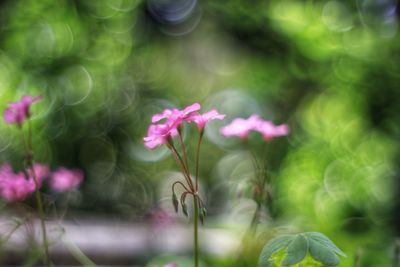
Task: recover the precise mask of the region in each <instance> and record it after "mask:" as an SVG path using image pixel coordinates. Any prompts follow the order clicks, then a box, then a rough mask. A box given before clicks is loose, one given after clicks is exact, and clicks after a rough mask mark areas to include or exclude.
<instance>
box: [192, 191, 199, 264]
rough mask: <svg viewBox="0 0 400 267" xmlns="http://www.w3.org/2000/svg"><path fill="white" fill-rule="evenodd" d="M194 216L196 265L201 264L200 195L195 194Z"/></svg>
mask: <svg viewBox="0 0 400 267" xmlns="http://www.w3.org/2000/svg"><path fill="white" fill-rule="evenodd" d="M193 206H194V218H193V247H194V266H195V267H198V266H199V204H198V195H197V194H195V195H193Z"/></svg>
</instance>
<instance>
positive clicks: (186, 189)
mask: <svg viewBox="0 0 400 267" xmlns="http://www.w3.org/2000/svg"><path fill="white" fill-rule="evenodd" d="M177 184H180V185H181V186H182V187H183V188H184V189H185V191H188V192H190V190H189V189H188V188H187V187H186V186H185V185H184V184H183V183H182V182H181V181H176V182H174V183H173V184H172V192H175V185H177Z"/></svg>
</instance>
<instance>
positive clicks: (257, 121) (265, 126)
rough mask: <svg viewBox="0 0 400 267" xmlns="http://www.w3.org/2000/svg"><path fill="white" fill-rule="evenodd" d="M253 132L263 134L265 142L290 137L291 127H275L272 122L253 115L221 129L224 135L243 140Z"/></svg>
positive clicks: (283, 125)
mask: <svg viewBox="0 0 400 267" xmlns="http://www.w3.org/2000/svg"><path fill="white" fill-rule="evenodd" d="M251 131H256V132H259V133H261V134H262V136H263V138H264V140H265V141H268V140H271V139H272V138H274V137H277V136H285V135H288V133H289V127H288V126H287V125H286V124H282V125H274V124H273V123H272V122H271V121H266V120H263V119H262V118H261V117H260V116H258V115H257V114H253V115H251V116H250V117H249V118H247V119H242V118H236V119H234V120H233V121H232V122H231V123H230V124H228V125H226V126H225V127H223V128H221V133H222V135H224V136H227V137H228V136H238V137H240V138H241V139H246V138H247V136H248V135H249V134H250V132H251Z"/></svg>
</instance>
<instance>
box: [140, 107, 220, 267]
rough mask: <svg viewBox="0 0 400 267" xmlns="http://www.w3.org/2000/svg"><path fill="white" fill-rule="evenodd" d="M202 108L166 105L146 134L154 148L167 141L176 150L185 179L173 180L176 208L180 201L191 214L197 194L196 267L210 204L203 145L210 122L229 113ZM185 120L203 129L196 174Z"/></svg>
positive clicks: (194, 218)
mask: <svg viewBox="0 0 400 267" xmlns="http://www.w3.org/2000/svg"><path fill="white" fill-rule="evenodd" d="M200 108H201V105H200V104H199V103H194V104H192V105H190V106H188V107H186V108H184V109H183V110H179V109H176V108H174V109H165V110H164V111H163V112H162V113H159V114H155V115H153V116H152V118H151V121H152V124H151V125H150V126H149V128H148V131H147V136H146V137H145V138H144V143H145V146H146V147H147V148H149V149H154V148H156V147H158V146H160V145H166V146H167V147H168V148H169V149H170V151H171V152H172V155H173V156H174V158H175V160H176V162H177V163H178V165H179V166H180V168H181V171H182V174H183V177H184V178H185V182H181V181H175V182H174V183H173V184H172V202H173V205H174V208H175V211H176V212H178V210H179V203H180V205H181V208H182V212H183V213H184V214H185V215H186V216H189V213H188V208H187V205H186V197H187V196H188V195H191V196H192V197H193V208H194V211H193V213H194V214H193V225H194V227H193V233H194V265H195V266H196V267H197V266H198V264H199V246H198V221H199V220H200V221H201V222H203V221H204V218H205V216H206V207H205V204H204V201H203V200H202V198H201V196H200V193H199V155H200V146H201V143H202V139H203V134H204V128H205V126H206V124H207V123H208V122H210V121H211V120H216V119H217V120H222V119H224V117H225V115H223V114H219V113H218V111H217V110H215V109H212V110H211V111H209V112H206V113H203V114H200V113H198V111H199V110H200ZM184 122H188V123H191V122H194V123H195V124H196V125H197V129H198V132H199V139H198V143H197V150H196V163H195V176H194V178H193V177H192V174H191V172H190V168H189V160H188V156H187V151H186V146H185V142H184V140H183V136H182V127H183V123H184ZM174 137H178V139H179V142H180V144H181V149H182V151H181V153H179V152H178V150H177V148H176V146H175V144H174V139H173V138H174ZM176 186H181V187H182V188H183V189H184V192H183V193H182V194H181V196H180V198H179V200H178V197H177V195H176V193H175V187H176Z"/></svg>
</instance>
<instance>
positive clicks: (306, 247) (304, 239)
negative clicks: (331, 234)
mask: <svg viewBox="0 0 400 267" xmlns="http://www.w3.org/2000/svg"><path fill="white" fill-rule="evenodd" d="M282 251H284V252H285V254H286V255H285V257H284V258H283V260H282V261H281V262H280V266H292V265H294V264H297V263H300V262H302V261H303V260H304V259H305V258H306V256H307V252H310V255H311V257H312V258H313V259H314V260H315V261H317V262H320V263H322V264H323V266H336V265H338V264H339V263H340V260H339V257H338V256H337V255H336V254H338V255H340V256H343V257H345V256H346V254H344V252H343V251H341V250H340V249H339V248H338V247H337V246H336V245H335V244H334V243H333V242H332V241H331V240H330V239H329V238H328V237H326V236H325V235H323V234H321V233H317V232H307V233H301V234H296V235H283V236H279V237H276V238H274V239H272V240H270V241H269V242H268V243H267V244H266V245H265V246H264V248H263V250H262V251H261V254H260V258H259V265H260V266H261V267H270V266H273V264H274V263H275V262H276V258H280V257H273V256H275V254H278V253H280V252H282Z"/></svg>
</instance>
